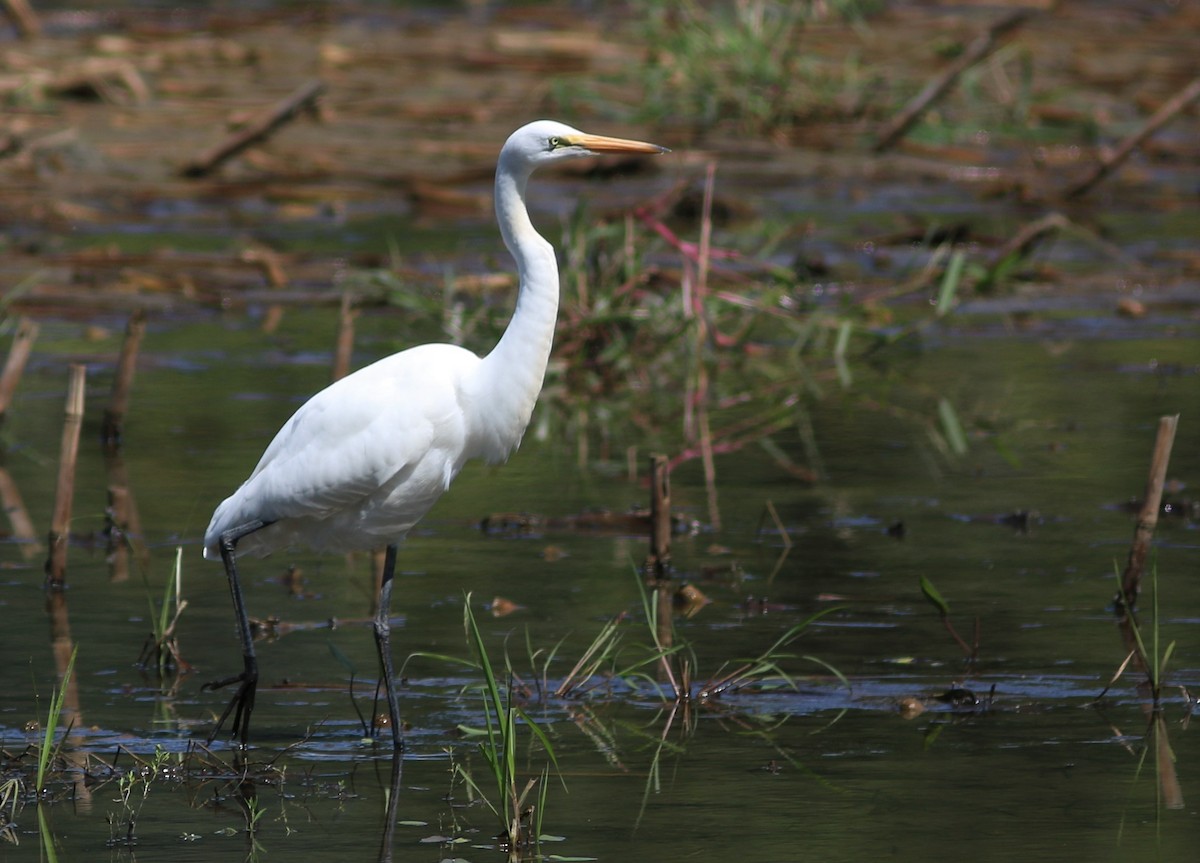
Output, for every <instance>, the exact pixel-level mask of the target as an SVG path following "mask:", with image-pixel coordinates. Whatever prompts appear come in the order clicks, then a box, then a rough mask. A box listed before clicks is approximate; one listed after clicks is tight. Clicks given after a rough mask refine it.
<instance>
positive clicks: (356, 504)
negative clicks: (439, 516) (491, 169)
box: [204, 120, 666, 748]
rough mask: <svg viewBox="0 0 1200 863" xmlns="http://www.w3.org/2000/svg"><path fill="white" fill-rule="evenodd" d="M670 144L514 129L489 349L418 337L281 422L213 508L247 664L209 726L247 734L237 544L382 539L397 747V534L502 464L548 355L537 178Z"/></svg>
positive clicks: (252, 672)
mask: <svg viewBox="0 0 1200 863" xmlns="http://www.w3.org/2000/svg"><path fill="white" fill-rule="evenodd" d="M663 152H666V148H665V147H659V146H657V145H655V144H647V143H643V142H641V141H627V140H623V139H620V138H606V137H602V136H598V135H587V134H584V133H583V132H580V131H579V130H578V129H573V128H571V127H570V126H566V125H563V124H562V123H556V122H553V121H550V120H539V121H537V122H534V123H530V124H528V125H526V126H522V127H521V128H520V129H518V130H517V131H515V132H513V133H512V135H511V136H510V137H509V139H508V140H507V141H506V142H505V144H504V147H503V148H502V149H501V150H500V158H499V161H498V162H497V165H496V218H497V220H498V221H499V223H500V233H501V234H502V235H503V237H504V244H505V245H506V246H507V247H508V250H509V252H510V253H511V254H512V256H513V258H514V259H515V260H516V265H517V272H518V274H519V277H520V279H519V287H518V291H517V302H516V309H515V310H514V312H513V315H512V319H511V320H510V321H509V324H508V327H507V328H506V329H505V331H504V335H503V336H502V337H501V339H500V341H499V343H498V344H497V345H496V346H495V348H494V349H493V350H492V351H491V353H489V354H488V355H487V356H484V357H479V356H476V355H475V354H474V353H472V352H470V351H468V350H465V349H463V348H461V347H457V346H455V345H449V344H429V345H420V346H418V347H414V348H409V349H408V350H405V351H401V352H400V353H398V354H393V355H392V356H389V357H386V358H384V359H382V360H379V361H378V362H376V363H373V364H372V365H369V366H367V367H365V368H363V369H360V370H359V371H357V372H355V373H354V374H352V375H348V376H347V377H345V378H342V379H341V380H339V381H337V382H336V383H334V384H332V385H331V386H329V387H327V388H325V389H324V390H321V391H320V392H319V393H317V394H316V395H314V396H313V397H312V398H311V399H309V400H308V401H307V402H306V403H305V404H304V405H302V406H301V407H300V409H299V410H297V411H296V413H295V414H294V415H293V416H292V418H291V419H290V420H288V421H287V423H286V424H285V425H284V426H283V428H282V429H280V431H279V433H278V434H276V436H275V439H274V440H272V441H271V443H270V445H269V446H268V447H267V449H266V451H265V452H264V453H263V455H262V458H261V459H260V460H259V462H258V466H257V467H255V468H254V472H253V473H251V474H250V478H249V479H247V480H246V481H245V482H244V483H243V484H242V486H241V487H240V488H239V489H238V490H237V491H236V492H234V493H233V494H232V495H231V496H230V497H229V498H227V499H226V500H225V501H224V502H223V503H222V504H221V505H220V506H218V507H217V509H216V512H214V513H213V517H212V521H211V523H210V524H209V525H208V530H207V531H206V532H205V534H204V556H205V557H207V558H214V557H216V556H218V555H219V556H220V557H221V560H222V561H223V562H224V564H225V573H226V575H227V576H228V579H229V590H230V593H231V594H232V597H233V606H234V612H235V613H236V615H237V622H238V633H239V636H240V638H241V643H242V659H243V670H242V672H241V673H240V674H237V675H235V676H233V677H229V678H227V679H225V680H219V681H214V682H212V683H209V684H207V685H206V687H205V688H206V689H216V688H220V687H222V686H227V685H230V684H234V683H236V684H238V688H237V692H236V693H235V694H234V696H233V698H232V700H231V701H230V702H229V705H228V706H227V707H226V708H225V711H224V713H222V715H221V717H220V719H219V720H218V721H217V725H216V728H215V729H214V730H213V736H214V737H215V736H216V734H217V733H218V732H219V731H220V730H221V726H222V725H224V723H225V720H226V719H227V718H228V717H229V715H230V713H232V714H233V725H232V727H231V733H232V734H233V735H235V736H239V735H240V741H241V744H242V745H243V746H245V745H246V742H247V737H248V732H249V726H250V714H251V713H252V712H253V710H254V695H255V690H256V688H257V684H258V661H257V659H256V657H255V653H254V643H253V639H252V637H251V633H250V623H249V620H248V618H247V616H246V604H245V601H244V599H243V597H242V589H241V585H240V584H239V582H238V572H237V563H236V558H237V556H238V555H240V554H244V553H250V554H255V555H259V556H262V555H265V554H269V553H270V552H271V551H274V550H276V549H282V548H287V547H290V546H296V545H302V546H308V547H310V548H313V549H316V550H326V551H352V550H365V549H370V548H378V547H379V546H386V547H387V555H386V557H385V561H384V571H383V578H382V582H381V586H380V592H379V605H378V612H377V614H376V617H375V643H376V647H377V649H378V651H379V663H380V668H381V673H382V675H383V680H384V687H385V689H386V691H387V699H388V711H389V713H390V715H391V725H392V738H393V741H394V742H395V745H396V747H397V748H399V747H400V746H401V740H400V716H399V710H398V705H397V699H396V693H395V691H394V689H393V681H392V678H393V671H392V658H391V645H390V640H389V639H390V630H391V627H390V611H389V609H390V605H391V593H392V579H393V574H394V570H395V566H396V546H397V544H398V543H399V542H400V541H401V540H402V539H403V538H404V536H405V534H407V533H408V531H409V530H410V529H411V528H412V526H413V525H414V524H416V523H417V521H418V520H420V519H421V517H422V516H424V515H425V513H426V512H428V511H429V508H430V507H432V506H433V504H434V502H435V501H436V500H437V499H438V498H439V497H441V495H442V493H443V492H445V491H446V489H447V488H448V487H449V485H450V482H451V481H452V480H453V479H454V477H455V476H456V475H457V474H458V472H459V471H460V470H461V469H462V466H463V464H464V463H465V462H466V461H467V460H468V459H472V458H482V459H484V460H486V461H488V462H499V461H503V460H504V459H505V458H507V457H508V456H509V454H510V453H512V452H513V450H515V449H516V448H517V445H518V444H520V442H521V435H522V434H523V433H524V431H525V427H526V425H528V423H529V418H530V415H531V414H532V413H533V406H534V403H535V402H536V401H537V397H538V393H539V392H540V391H541V388H542V380H543V378H544V376H545V372H546V362H547V360H548V359H549V356H550V345H551V341H552V340H553V337H554V324H555V319H556V318H557V315H558V263H557V261H556V259H555V254H554V248H553V246H551V245H550V243H548V242H547V241H546V240H545V239H544V238H542V237H541V235H539V234H538V233H537V231H536V230H535V229H534V227H533V224H532V222H530V220H529V213H528V211H527V210H526V207H525V187H526V183H527V181H528V180H529V176H530V174H532V173H533V171H534V170H535V169H536V168H539V167H541V166H542V165H548V164H550V163H552V162H558V161H561V160H565V159H575V158H580V157H583V156H592V155H597V154H602V153H645V154H649V153H663Z"/></svg>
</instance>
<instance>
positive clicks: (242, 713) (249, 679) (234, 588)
mask: <svg viewBox="0 0 1200 863" xmlns="http://www.w3.org/2000/svg"><path fill="white" fill-rule="evenodd" d="M267 524H268V522H264V521H252V522H248V523H246V524H243V525H239V526H237V527H234V528H230V529H229V530H227V531H225V532H224V533H223V534H221V560H222V561H223V562H224V563H225V575H226V576H227V577H228V579H229V593H230V595H231V596H232V597H233V612H234V614H236V615H237V622H238V637H239V638H240V639H241V642H242V673H241V674H236V675H234V676H233V677H226V678H225V679H224V680H214V681H212V682H211V683H206V684H204V687H203V688H204V690H205V691H208V690H212V689H220V688H222V687H224V686H229V685H230V684H232V683H236V684H238V689H237V692H235V693H234V695H233V698H232V699H230V701H229V705H228V706H227V707H226V708H225V712H224V713H222V714H221V718H220V719H218V720H217V725H216V727H215V728H214V729H213V731H212V734H210V735H209V736H208V742H209V743H212V741H213V738H215V737H216V736H217V734H219V733H220V731H221V726H222V725H224V724H225V720H226V719H228V718H229V714H230V713H232V714H233V726H232V727H231V728H230V734H232V735H233V736H235V737H238V739H239V742H240V743H241V745H242V748H243V749H244V748H245V747H246V742H247V740H248V738H249V735H250V714H251V713H253V712H254V694H255V692H256V691H257V689H258V657H256V656H255V655H254V638H253V636H252V635H251V634H250V618H249V617H248V616H247V615H246V600H245V599H243V598H242V585H241V583H240V582H239V581H238V574H237V556H236V553H235V552H236V548H237V544H238V541H239V540H240V539H242V538H243V537H245V536H248V535H249V534H252V533H254V532H255V531H256V530H261V529H262V528H264V527H266V526H267Z"/></svg>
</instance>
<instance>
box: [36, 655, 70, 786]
mask: <svg viewBox="0 0 1200 863" xmlns="http://www.w3.org/2000/svg"><path fill="white" fill-rule="evenodd" d="M78 652H79V645H75V647H74V648H73V649H72V650H71V658H70V659H69V660H67V668H66V670H65V671H64V672H63V676H62V680H61V681H60V682H59V684H58V689H56V690H55V691H54V696H53V697H52V698H51V699H50V711H49V713H48V714H47V716H46V732H45V734H44V735H43V737H42V748H41V750H40V751H39V752H38V769H37V788H36V792H37V794H38V795H40V794H41V793H42V788H43V785H44V783H45V781H46V768H47V767H49V765H50V756H51V754H52V752H53V750H54V746H53V744H54V732H55V731H56V730H58V720H59V718H60V717H61V716H62V709H63V702H64V701H65V700H66V698H67V686H68V685H69V684H70V682H71V672H72V671H73V670H74V668H75V655H76V654H77V653H78Z"/></svg>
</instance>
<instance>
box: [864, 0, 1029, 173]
mask: <svg viewBox="0 0 1200 863" xmlns="http://www.w3.org/2000/svg"><path fill="white" fill-rule="evenodd" d="M1032 15H1033V12H1032V11H1031V10H1028V9H1022V10H1019V11H1017V12H1013V13H1012V14H1011V15H1006V16H1005V17H1004V18H1001V19H1000V20H999V21H997V22H996V23H995V24H993V25H992V26H991V27H989V28H988V29H987V30H986V31H984V32H983V33H981V34H980V35H978V36H976V37H975V39H974V41H972V42H971V44H970V45H968V46H967V49H966V50H965V51H963V52H962V54H960V55H959V56H958V59H956V60H955V61H954V62H953V63H951V64H950V65H949V66H948V67H947V68H945V69H944V70H942V72H941V73H940V74H938V75H937V76H935V77H934V78H933V79H931V80H930V81H929V83H928V84H926V85H925V87H924V89H922V90H921V92H920V93H918V94H917V95H916V96H915V97H913V99H912V100H911V101H909V103H908V104H907V105H905V106H904V109H903V110H902V111H900V113H899V114H896V115H895V116H894V117H892V119H891V120H889V121H888V122H887V123H885V124H884V126H883V128H882V129H881V130H880V132H879V140H877V141H876V142H875V146H874V150H875V152H876V153H882V152H883V151H884V150H889V149H891V148H892V146H893V145H894V144H895V143H896V142H897V141H899V140H900V139H901V138H903V137H904V136H905V135H906V134H907V133H908V130H909V129H911V128H912V127H913V126H914V125H916V122H917V120H919V119H920V118H921V115H923V114H924V113H925V112H926V111H927V110H928V109H929V107H930V105H932V104H933V103H934V102H936V101H937V100H938V99H940V98H941V97H942V96H943V95H945V93H946V92H947V91H948V90H949V89H950V87H951V86H952V85H953V84H954V82H955V81H957V80H958V78H959V76H960V75H962V73H963V72H965V71H967V70H968V69H970V68H971V67H972V66H974V65H975V64H976V63H978V62H979V61H980V60H983V59H984V58H985V57H987V56H988V55H989V54H991V53H992V52H993V51H994V50H996V48H997V47H998V45H999V43H1000V40H1001V38H1003V37H1004V36H1007V35H1008V34H1009V33H1010V32H1012V31H1013V30H1015V29H1017V28H1018V27H1020V26H1021V25H1022V24H1024V23H1025V22H1026V21H1027V20H1029V18H1030V17H1031V16H1032Z"/></svg>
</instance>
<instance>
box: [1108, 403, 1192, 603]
mask: <svg viewBox="0 0 1200 863" xmlns="http://www.w3.org/2000/svg"><path fill="white" fill-rule="evenodd" d="M1178 425H1179V414H1175V415H1174V416H1165V417H1159V420H1158V434H1157V435H1156V436H1155V438H1154V453H1153V455H1152V456H1151V457H1150V475H1149V477H1148V478H1147V480H1146V493H1145V495H1144V496H1143V498H1142V508H1141V510H1140V511H1139V512H1138V519H1137V525H1136V526H1135V527H1134V529H1133V542H1132V544H1131V545H1130V546H1129V560H1128V561H1127V562H1126V564H1125V571H1124V573H1122V575H1121V591H1120V593H1119V594H1118V595H1117V613H1118V614H1120V615H1121V616H1122V617H1123V618H1124V617H1125V616H1126V615H1129V614H1132V613H1133V611H1134V609H1135V608H1136V606H1137V600H1138V595H1139V594H1140V593H1141V592H1142V576H1143V574H1144V573H1145V569H1146V557H1147V555H1148V554H1149V551H1150V541H1151V540H1152V539H1154V528H1155V527H1157V526H1158V511H1159V509H1160V508H1161V507H1162V493H1163V485H1164V484H1165V483H1166V479H1167V465H1168V464H1169V463H1170V461H1171V447H1172V446H1173V445H1174V443H1175V429H1176V428H1177V427H1178ZM1123 625H1124V626H1127V625H1128V624H1127V623H1125V624H1123Z"/></svg>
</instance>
